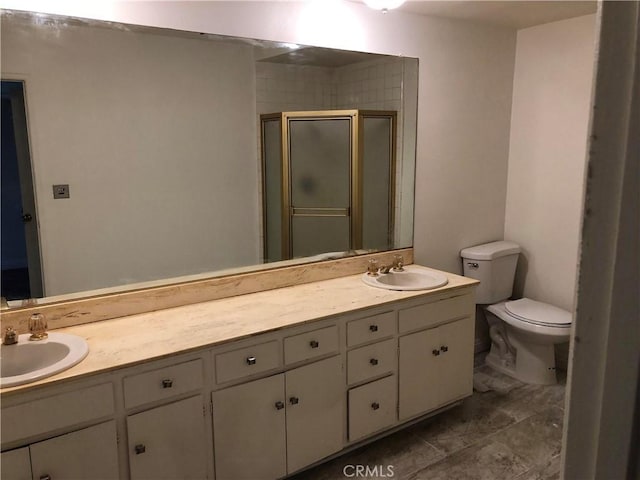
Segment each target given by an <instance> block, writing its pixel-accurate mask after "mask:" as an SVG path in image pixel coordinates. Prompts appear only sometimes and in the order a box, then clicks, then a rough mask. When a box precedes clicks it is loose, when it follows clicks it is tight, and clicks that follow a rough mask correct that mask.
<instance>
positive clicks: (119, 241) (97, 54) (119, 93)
mask: <svg viewBox="0 0 640 480" xmlns="http://www.w3.org/2000/svg"><path fill="white" fill-rule="evenodd" d="M2 71H3V77H4V78H15V79H24V80H25V81H26V99H27V111H28V116H29V126H30V136H31V147H32V160H33V169H34V176H35V181H36V182H35V188H36V194H37V198H38V217H37V218H39V222H40V232H41V249H42V261H43V271H44V284H45V288H46V295H57V294H61V293H66V292H74V291H82V290H87V289H94V288H101V287H105V286H110V285H120V284H126V283H131V282H136V281H145V280H151V279H158V278H166V277H174V276H177V275H185V274H190V273H198V272H202V271H209V270H218V269H223V268H228V267H232V266H237V265H251V264H255V263H258V255H259V243H258V242H259V232H258V225H259V223H258V218H259V202H258V193H257V192H258V190H257V185H258V168H257V161H256V158H257V147H256V143H255V141H254V139H255V138H256V136H257V131H256V121H255V118H256V111H255V83H254V78H255V73H254V62H253V52H252V49H251V48H250V47H245V46H238V45H228V46H219V45H218V44H212V43H210V42H205V41H200V40H197V39H186V38H175V37H165V36H162V35H149V34H138V33H132V32H124V31H117V30H111V29H101V28H97V29H87V28H85V27H66V28H63V29H60V30H59V29H58V27H55V26H49V27H48V28H47V27H46V26H45V25H42V26H39V28H38V29H37V30H35V29H33V28H31V27H20V28H12V26H11V25H10V24H9V23H6V22H3V25H2ZM238 79H243V80H242V81H238ZM217 112H233V113H232V114H230V115H225V116H223V117H222V116H220V115H218V114H217ZM149 132H154V133H153V135H151V136H149ZM145 136H147V137H148V138H145ZM53 184H70V192H71V198H70V199H68V200H54V199H53V196H52V185H53ZM220 198H225V199H226V200H225V201H224V202H222V201H220ZM158 199H159V200H158ZM115 212H117V214H114V213H115ZM214 246H215V248H214Z"/></svg>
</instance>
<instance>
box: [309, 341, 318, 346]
mask: <svg viewBox="0 0 640 480" xmlns="http://www.w3.org/2000/svg"><path fill="white" fill-rule="evenodd" d="M309 346H310V347H311V348H318V347H319V346H320V343H319V342H318V341H317V340H311V341H310V342H309Z"/></svg>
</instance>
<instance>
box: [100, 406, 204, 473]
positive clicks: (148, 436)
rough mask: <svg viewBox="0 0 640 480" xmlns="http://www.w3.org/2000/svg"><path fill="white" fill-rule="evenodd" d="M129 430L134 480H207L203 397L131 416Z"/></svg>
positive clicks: (131, 467)
mask: <svg viewBox="0 0 640 480" xmlns="http://www.w3.org/2000/svg"><path fill="white" fill-rule="evenodd" d="M127 430H128V434H127V436H128V440H129V444H128V448H129V468H130V472H131V478H132V479H133V480H136V479H142V478H145V479H149V480H159V479H163V478H166V479H175V478H181V479H194V480H195V479H197V480H202V479H204V478H206V477H207V457H206V455H207V453H206V451H207V449H206V445H207V441H206V436H205V423H204V410H203V401H202V396H201V395H198V396H196V397H190V398H187V399H184V400H180V401H178V402H175V403H170V404H169V405H163V406H161V407H157V408H153V409H151V410H147V411H145V412H142V413H137V414H135V415H130V416H128V417H127ZM103 478H108V477H103Z"/></svg>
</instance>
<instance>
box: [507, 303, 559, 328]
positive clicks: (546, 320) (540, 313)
mask: <svg viewBox="0 0 640 480" xmlns="http://www.w3.org/2000/svg"><path fill="white" fill-rule="evenodd" d="M504 307H505V309H506V310H507V312H509V313H510V314H511V315H513V316H514V317H516V318H518V319H520V320H523V321H525V322H529V323H535V324H537V325H544V326H547V327H567V326H569V325H571V313H570V312H567V311H566V310H563V309H562V308H558V307H554V306H553V305H549V304H548V303H542V302H536V301H535V300H531V299H529V298H521V299H520V300H514V301H512V302H506V303H505V304H504Z"/></svg>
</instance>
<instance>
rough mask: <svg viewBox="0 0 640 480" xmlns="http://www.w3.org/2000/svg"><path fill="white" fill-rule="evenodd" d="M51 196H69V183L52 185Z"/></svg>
mask: <svg viewBox="0 0 640 480" xmlns="http://www.w3.org/2000/svg"><path fill="white" fill-rule="evenodd" d="M53 198H69V185H54V186H53Z"/></svg>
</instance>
